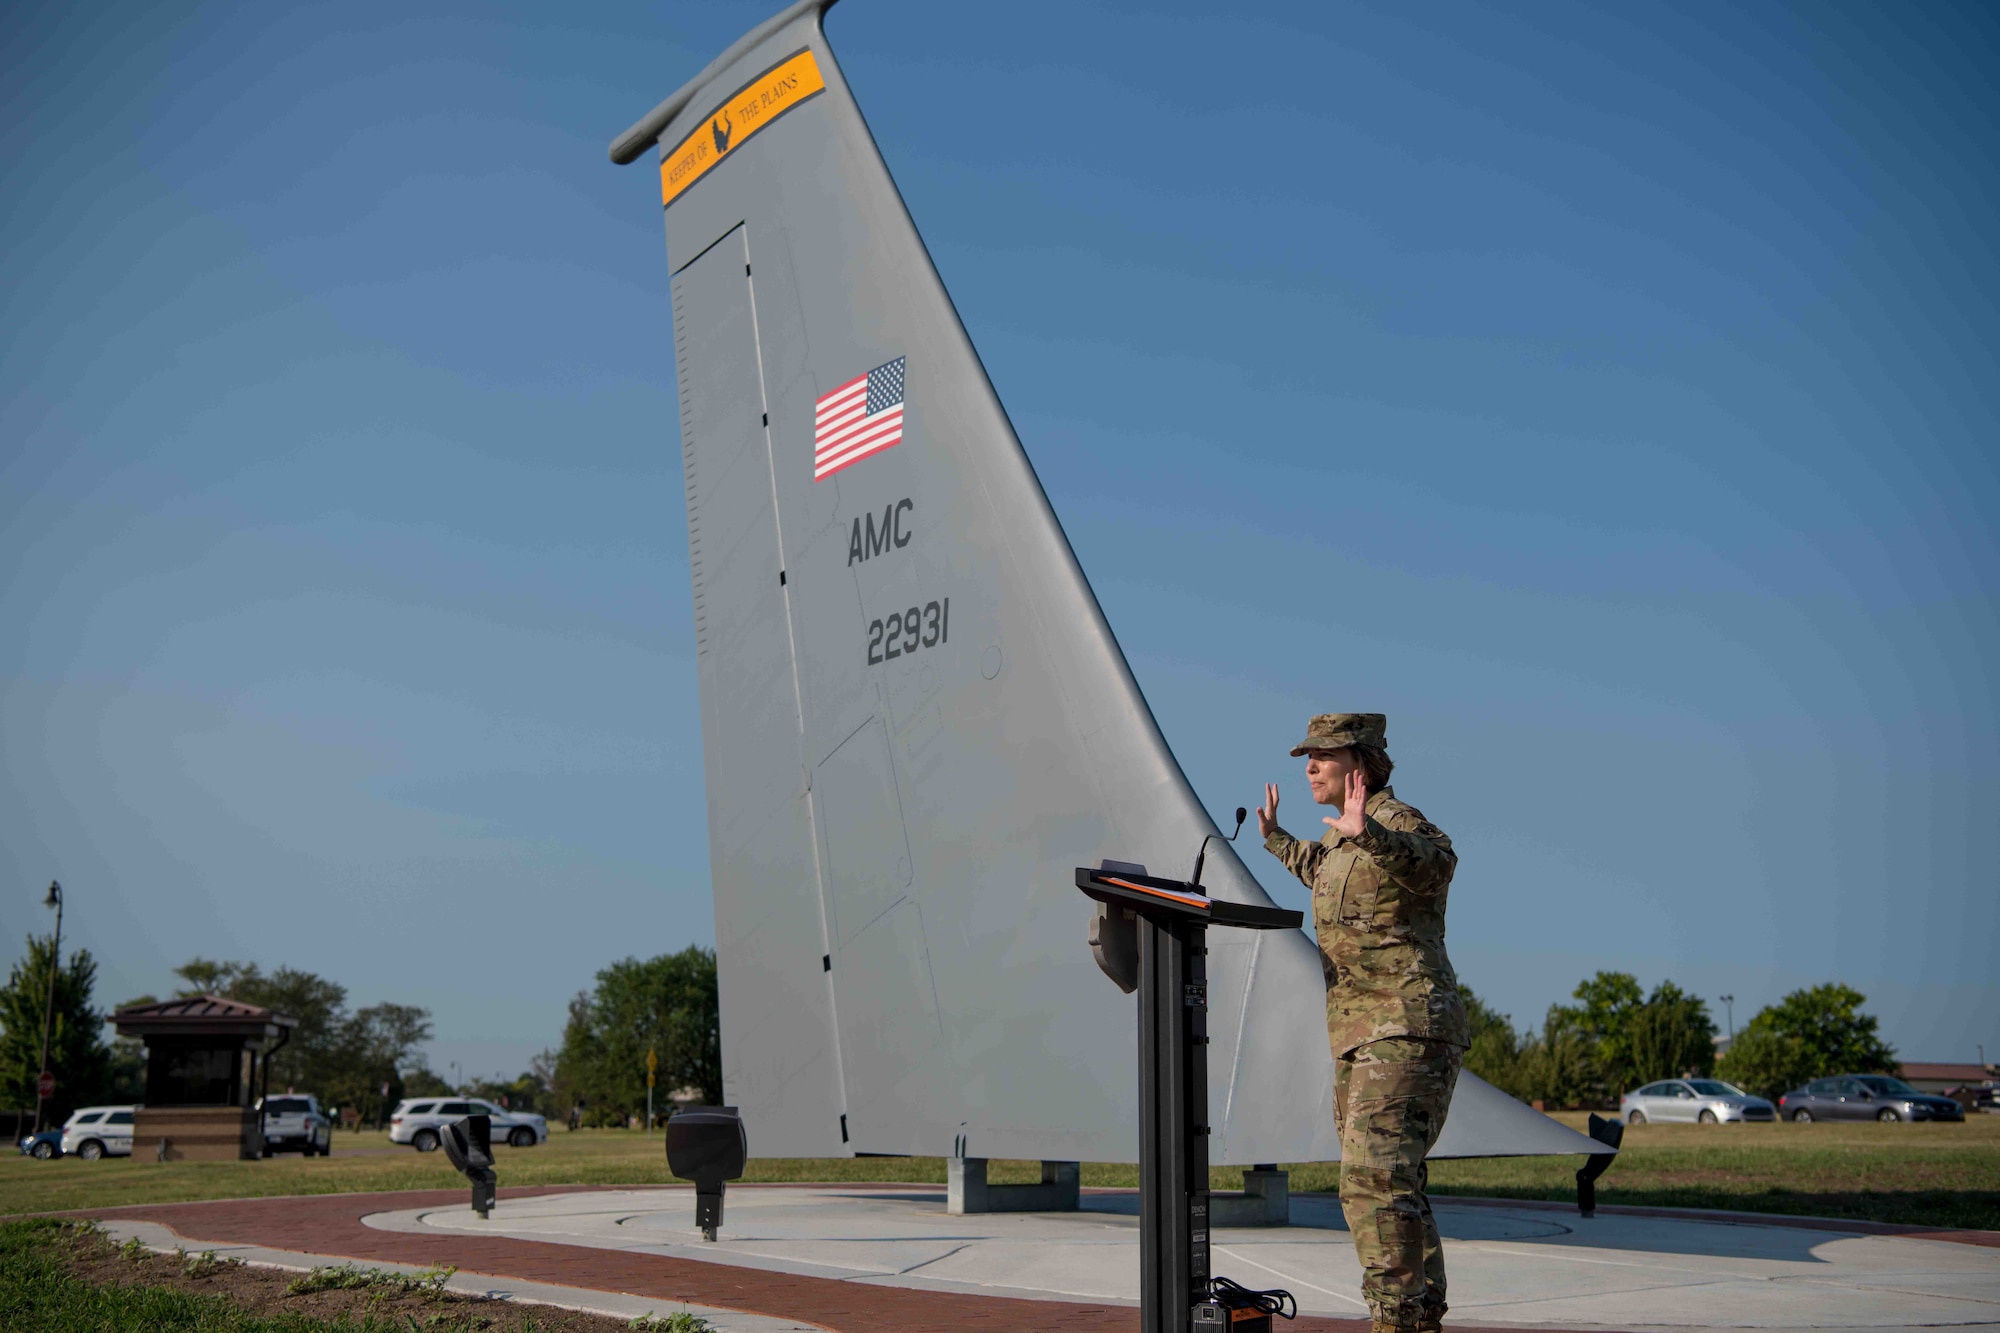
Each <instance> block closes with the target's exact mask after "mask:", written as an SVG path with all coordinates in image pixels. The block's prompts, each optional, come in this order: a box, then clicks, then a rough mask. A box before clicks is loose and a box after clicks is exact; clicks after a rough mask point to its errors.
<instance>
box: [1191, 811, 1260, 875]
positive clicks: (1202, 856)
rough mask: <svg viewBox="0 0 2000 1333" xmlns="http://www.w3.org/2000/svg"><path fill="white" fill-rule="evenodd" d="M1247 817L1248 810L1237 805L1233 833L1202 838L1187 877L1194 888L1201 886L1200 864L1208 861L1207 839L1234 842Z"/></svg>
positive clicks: (1248, 814) (1214, 834)
mask: <svg viewBox="0 0 2000 1333" xmlns="http://www.w3.org/2000/svg"><path fill="white" fill-rule="evenodd" d="M1249 817H1250V812H1249V811H1248V810H1245V809H1244V808H1243V807H1242V806H1240V805H1239V806H1237V807H1236V829H1235V832H1232V833H1231V834H1230V835H1229V836H1228V837H1226V838H1222V835H1221V834H1220V833H1211V834H1209V835H1208V837H1207V838H1203V839H1202V840H1201V850H1200V851H1198V852H1196V853H1195V854H1194V873H1193V874H1192V875H1189V876H1188V883H1190V884H1193V885H1195V886H1196V887H1200V885H1201V867H1202V862H1204V861H1206V860H1207V859H1208V844H1209V839H1210V838H1222V840H1223V841H1224V842H1235V841H1236V834H1237V833H1241V832H1242V831H1243V821H1244V820H1246V819H1248V818H1249Z"/></svg>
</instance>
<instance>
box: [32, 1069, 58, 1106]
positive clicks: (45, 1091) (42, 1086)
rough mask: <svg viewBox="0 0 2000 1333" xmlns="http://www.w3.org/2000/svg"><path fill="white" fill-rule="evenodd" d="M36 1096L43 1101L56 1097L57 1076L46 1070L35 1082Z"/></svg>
mask: <svg viewBox="0 0 2000 1333" xmlns="http://www.w3.org/2000/svg"><path fill="white" fill-rule="evenodd" d="M35 1095H36V1096H37V1097H40V1098H41V1099H42V1100H43V1101H47V1100H48V1099H49V1098H51V1097H53V1096H55V1095H56V1076H55V1075H54V1074H51V1073H49V1072H48V1071H46V1070H44V1071H43V1072H42V1076H41V1077H40V1078H38V1079H36V1080H35Z"/></svg>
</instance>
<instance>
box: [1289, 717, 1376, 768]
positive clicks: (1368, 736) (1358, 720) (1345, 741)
mask: <svg viewBox="0 0 2000 1333" xmlns="http://www.w3.org/2000/svg"><path fill="white" fill-rule="evenodd" d="M1350 745H1372V746H1375V747H1376V748H1377V749H1387V748H1388V745H1389V717H1388V715H1387V714H1386V713H1321V714H1320V715H1319V716H1318V717H1316V718H1314V719H1313V720H1312V721H1310V722H1308V723H1306V738H1305V739H1304V740H1302V741H1300V742H1299V743H1298V744H1297V745H1294V746H1293V747H1292V757H1293V758H1294V759H1296V758H1298V757H1299V756H1300V755H1302V754H1304V753H1305V752H1306V751H1308V750H1345V749H1346V748H1347V747H1348V746H1350Z"/></svg>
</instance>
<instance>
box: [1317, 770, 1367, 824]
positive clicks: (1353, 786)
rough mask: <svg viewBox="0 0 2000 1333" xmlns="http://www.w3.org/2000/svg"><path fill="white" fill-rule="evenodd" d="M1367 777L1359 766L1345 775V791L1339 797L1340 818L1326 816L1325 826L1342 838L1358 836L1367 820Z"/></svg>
mask: <svg viewBox="0 0 2000 1333" xmlns="http://www.w3.org/2000/svg"><path fill="white" fill-rule="evenodd" d="M1367 805H1368V777H1367V775H1366V774H1365V773H1363V772H1362V771H1361V770H1360V769H1359V768H1356V769H1355V770H1354V771H1353V772H1352V773H1349V774H1348V775H1347V792H1346V794H1345V795H1344V796H1342V797H1341V801H1340V818H1338V819H1333V818H1328V819H1326V820H1324V821H1323V822H1324V823H1325V824H1326V826H1327V827H1328V828H1330V829H1332V830H1333V831H1334V832H1336V833H1338V834H1339V835H1340V836H1341V837H1343V838H1358V837H1360V836H1361V830H1362V829H1363V828H1364V827H1365V826H1366V824H1367V821H1368V811H1367V808H1366V807H1367Z"/></svg>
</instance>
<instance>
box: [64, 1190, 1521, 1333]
mask: <svg viewBox="0 0 2000 1333" xmlns="http://www.w3.org/2000/svg"><path fill="white" fill-rule="evenodd" d="M590 1188H591V1187H590V1186H577V1185H557V1186H539V1187H523V1188H518V1189H503V1190H501V1191H500V1197H501V1199H503V1200H505V1199H525V1198H531V1197H534V1196H536V1195H545V1194H574V1193H579V1192H581V1191H583V1190H587V1189H590ZM601 1188H612V1187H601ZM465 1198H466V1192H465V1191H464V1190H462V1189H455V1190H406V1191H401V1192H398V1193H393V1194H329V1195H316V1196H308V1197H297V1196H294V1197H291V1198H279V1199H226V1200H217V1201H214V1202H209V1203H161V1204H144V1205H138V1206H134V1207H129V1208H97V1209H91V1210H89V1211H88V1213H87V1214H86V1215H87V1216H91V1217H102V1218H110V1217H127V1218H134V1219H139V1220H143V1221H148V1222H158V1223H161V1224H163V1225H165V1226H168V1227H171V1228H172V1229H173V1230H174V1231H175V1232H176V1233H178V1234H179V1235H181V1236H184V1237H186V1238H188V1239H189V1240H191V1241H193V1240H201V1241H231V1242H234V1243H237V1244H245V1245H263V1246H267V1247H269V1248H272V1249H283V1250H300V1251H305V1252H308V1253H313V1254H337V1255H343V1256H346V1257H349V1258H352V1259H355V1260H359V1261H361V1262H364V1263H366V1262H370V1261H373V1262H393V1263H405V1264H452V1265H455V1266H456V1267H457V1268H459V1269H460V1270H461V1271H463V1272H467V1273H482V1274H486V1275H489V1276H493V1277H503V1278H514V1279H517V1280H521V1281H532V1282H549V1283H554V1284H557V1285H560V1286H567V1287H581V1288H584V1289H587V1290H596V1291H618V1292H626V1293H629V1294H631V1295H634V1296H642V1297H648V1298H652V1299H656V1300H661V1301H684V1302H686V1303H688V1304H690V1305H708V1306H715V1307H719V1308H721V1309H726V1310H741V1311H744V1312H746V1313H751V1314H762V1315H774V1316H777V1317H780V1318H784V1319H794V1320H798V1321H799V1322H801V1323H809V1324H817V1325H819V1326H821V1327H823V1328H827V1329H832V1330H836V1333H957V1331H958V1330H981V1329H1008V1330H1018V1329H1029V1328H1032V1329H1051V1330H1061V1331H1062V1333H1136V1331H1137V1329H1138V1327H1139V1312H1138V1311H1137V1310H1136V1309H1133V1308H1131V1307H1130V1306H1120V1305H1091V1304H1085V1303H1082V1302H1073V1301H1030V1300H1020V1299H1016V1298H1012V1297H1004V1296H973V1295H967V1294H963V1293H958V1292H941V1291H917V1290H912V1289H909V1288H905V1287H885V1286H877V1285H875V1284H872V1283H862V1282H843V1281H839V1280H836V1279H833V1278H821V1277H799V1276H795V1275H793V1274H789V1273H771V1272H765V1271H763V1270H761V1269H752V1268H738V1267H734V1266H731V1265H728V1264H717V1263H704V1262H702V1261H700V1260H696V1259H675V1258H667V1257H664V1256H660V1255H650V1254H631V1253H627V1252H624V1251H619V1250H601V1249H594V1248H590V1247H587V1246H581V1245H556V1244H550V1243H548V1242H545V1241H530V1240H513V1239H510V1238H507V1237H500V1236H493V1237H488V1236H463V1235H452V1234H449V1233H445V1232H440V1233H438V1234H437V1235H434V1236H432V1235H423V1234H416V1233H410V1232H402V1231H377V1230H375V1229H373V1228H372V1227H366V1226H363V1225H362V1224H361V1219H362V1218H363V1217H365V1216H367V1215H368V1214H370V1213H381V1212H389V1211H392V1210H397V1209H404V1208H426V1207H435V1206H437V1205H440V1204H463V1203H464V1202H465ZM1283 1327H1284V1328H1285V1329H1287V1330H1289V1331H1290V1333H1336V1331H1338V1333H1363V1331H1364V1330H1366V1329H1367V1327H1368V1322H1367V1321H1366V1320H1355V1319H1315V1318H1311V1317H1301V1318H1300V1319H1298V1320H1296V1321H1295V1322H1292V1323H1289V1324H1284V1325H1283ZM1453 1328H1454V1329H1463V1333H1477V1331H1476V1330H1473V1329H1470V1328H1465V1327H1464V1326H1461V1325H1457V1324H1454V1325H1453ZM1516 1333H1518V1330H1517V1331H1516Z"/></svg>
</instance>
